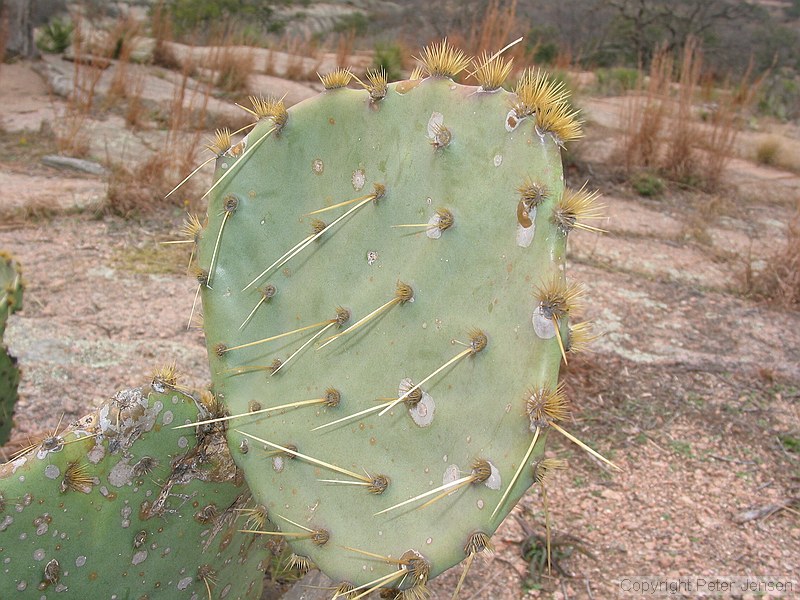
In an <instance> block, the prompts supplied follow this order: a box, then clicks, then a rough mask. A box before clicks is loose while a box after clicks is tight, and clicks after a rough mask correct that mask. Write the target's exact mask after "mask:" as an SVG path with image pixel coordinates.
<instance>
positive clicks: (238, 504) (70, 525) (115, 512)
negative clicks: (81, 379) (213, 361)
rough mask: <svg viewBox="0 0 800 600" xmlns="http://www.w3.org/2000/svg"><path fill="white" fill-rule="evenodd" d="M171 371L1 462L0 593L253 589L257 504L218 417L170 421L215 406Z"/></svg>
mask: <svg viewBox="0 0 800 600" xmlns="http://www.w3.org/2000/svg"><path fill="white" fill-rule="evenodd" d="M170 378H171V375H169V374H168V373H167V376H166V377H160V376H157V377H156V378H155V379H154V381H153V386H152V389H151V390H150V391H149V392H148V391H145V390H142V389H140V388H137V389H131V390H126V391H121V392H118V393H117V394H116V395H115V396H114V397H113V398H112V399H111V400H109V401H107V402H105V403H104V404H103V405H101V406H100V408H99V409H97V410H96V411H95V412H94V413H92V414H90V415H89V416H87V417H85V418H84V419H81V420H80V421H79V422H77V423H75V424H73V425H72V426H70V427H69V428H67V429H66V430H64V431H58V430H57V431H53V432H51V433H50V434H48V435H47V436H45V437H44V438H42V439H41V440H37V441H36V442H35V443H34V445H32V447H31V448H30V449H28V450H27V451H26V452H24V453H23V454H21V455H19V456H17V457H16V458H13V459H12V460H11V461H9V462H7V463H5V464H3V465H0V569H1V570H2V577H1V578H0V579H2V582H3V583H2V584H0V589H2V591H3V593H2V596H3V598H5V597H9V598H11V597H14V598H36V599H39V598H50V597H53V598H55V597H62V596H64V597H67V596H69V597H70V598H78V597H84V598H156V597H164V598H187V599H188V598H194V599H199V598H209V599H210V598H211V597H212V596H213V597H214V598H255V599H257V598H259V597H260V595H261V591H262V582H263V571H264V566H265V564H266V562H267V561H268V558H269V556H270V553H269V550H267V549H266V548H265V545H266V544H265V543H266V541H267V540H266V538H263V537H256V536H254V535H252V534H245V533H239V529H243V528H246V526H245V524H246V523H248V524H250V523H257V524H258V525H259V526H262V525H263V523H264V518H263V515H264V511H263V510H261V509H259V508H258V507H257V505H256V504H255V503H254V501H253V500H252V499H251V498H250V494H249V492H248V489H247V486H246V485H245V484H244V481H243V479H242V475H241V471H239V470H238V469H237V468H236V467H235V465H234V464H233V462H232V460H231V458H230V455H229V453H228V451H227V448H226V445H225V441H224V439H223V437H222V435H221V433H220V429H219V427H218V426H209V427H206V428H203V429H199V430H198V431H197V433H195V430H194V429H191V430H174V429H173V427H174V426H175V425H176V424H182V423H185V422H187V421H195V420H197V419H198V417H200V418H202V417H203V416H206V417H207V416H209V415H210V414H211V413H212V412H213V410H214V407H213V406H211V405H209V404H208V403H205V404H204V403H203V402H200V403H198V404H197V405H196V404H195V401H194V400H193V399H192V398H191V397H190V396H188V395H186V394H184V393H181V392H180V391H177V390H176V389H175V388H174V387H171V386H170ZM198 408H199V412H198ZM61 592H68V594H62V593H61Z"/></svg>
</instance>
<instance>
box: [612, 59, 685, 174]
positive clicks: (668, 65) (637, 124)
mask: <svg viewBox="0 0 800 600" xmlns="http://www.w3.org/2000/svg"><path fill="white" fill-rule="evenodd" d="M671 81H672V58H671V57H670V56H669V54H667V53H666V52H664V51H659V52H657V53H656V55H655V57H654V58H653V61H652V62H651V63H650V74H649V77H647V78H645V77H644V76H643V75H642V74H640V76H639V78H638V82H639V83H638V89H637V91H636V93H635V94H632V95H631V96H630V97H629V99H628V102H627V104H626V106H625V112H624V114H623V125H622V129H623V130H622V136H621V137H620V138H619V146H618V147H617V154H618V157H617V158H618V159H620V160H621V162H622V164H624V165H625V169H626V171H628V172H629V173H630V172H632V171H634V170H635V169H637V168H639V167H644V168H646V169H652V168H656V167H658V166H659V149H660V148H659V146H660V140H661V136H662V135H663V129H664V126H665V120H666V116H667V104H666V102H665V100H664V99H665V98H666V97H667V95H668V94H669V87H670V83H671Z"/></svg>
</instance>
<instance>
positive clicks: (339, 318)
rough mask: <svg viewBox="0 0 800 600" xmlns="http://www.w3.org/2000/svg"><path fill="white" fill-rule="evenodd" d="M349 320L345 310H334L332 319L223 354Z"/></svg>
mask: <svg viewBox="0 0 800 600" xmlns="http://www.w3.org/2000/svg"><path fill="white" fill-rule="evenodd" d="M349 318H350V312H349V311H348V310H347V309H345V308H341V307H339V308H337V309H336V317H334V318H333V319H327V320H325V321H320V322H319V323H314V324H313V325H306V326H305V327H298V328H297V329H292V330H291V331H286V332H284V333H279V334H277V335H273V336H270V337H268V338H264V339H263V340H256V341H254V342H247V343H246V344H240V345H239V346H231V347H230V348H226V349H225V352H230V351H231V350H241V349H242V348H250V347H251V346H257V345H259V344H265V343H267V342H271V341H273V340H279V339H281V338H285V337H287V336H290V335H294V334H295V333H301V332H303V331H308V330H309V329H316V328H317V327H323V326H324V327H326V328H327V326H329V325H335V324H337V323H338V324H339V325H341V324H343V323H345V322H346V321H347V320H348V319H349Z"/></svg>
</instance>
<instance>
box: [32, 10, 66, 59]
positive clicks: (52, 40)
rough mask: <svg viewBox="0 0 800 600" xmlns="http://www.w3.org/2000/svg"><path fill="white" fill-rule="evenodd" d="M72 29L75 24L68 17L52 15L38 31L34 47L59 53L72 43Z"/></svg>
mask: <svg viewBox="0 0 800 600" xmlns="http://www.w3.org/2000/svg"><path fill="white" fill-rule="evenodd" d="M74 30H75V26H74V25H73V24H72V22H71V21H69V20H68V19H62V18H61V17H53V18H52V19H51V20H50V22H49V23H47V25H45V26H44V27H42V29H41V31H40V32H39V35H38V36H37V38H36V47H37V48H39V50H41V51H42V52H50V53H52V54H61V53H62V52H64V51H65V50H66V49H67V48H69V46H70V44H72V32H73V31H74Z"/></svg>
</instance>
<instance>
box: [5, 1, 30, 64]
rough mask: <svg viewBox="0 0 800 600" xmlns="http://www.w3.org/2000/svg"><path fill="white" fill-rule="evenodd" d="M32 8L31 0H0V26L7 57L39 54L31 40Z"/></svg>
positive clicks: (24, 56)
mask: <svg viewBox="0 0 800 600" xmlns="http://www.w3.org/2000/svg"><path fill="white" fill-rule="evenodd" d="M32 9H33V3H32V1H31V0H0V28H1V30H2V37H3V38H4V39H5V56H6V57H7V58H35V57H37V56H39V51H38V50H37V49H36V44H35V43H34V41H33V12H32Z"/></svg>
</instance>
